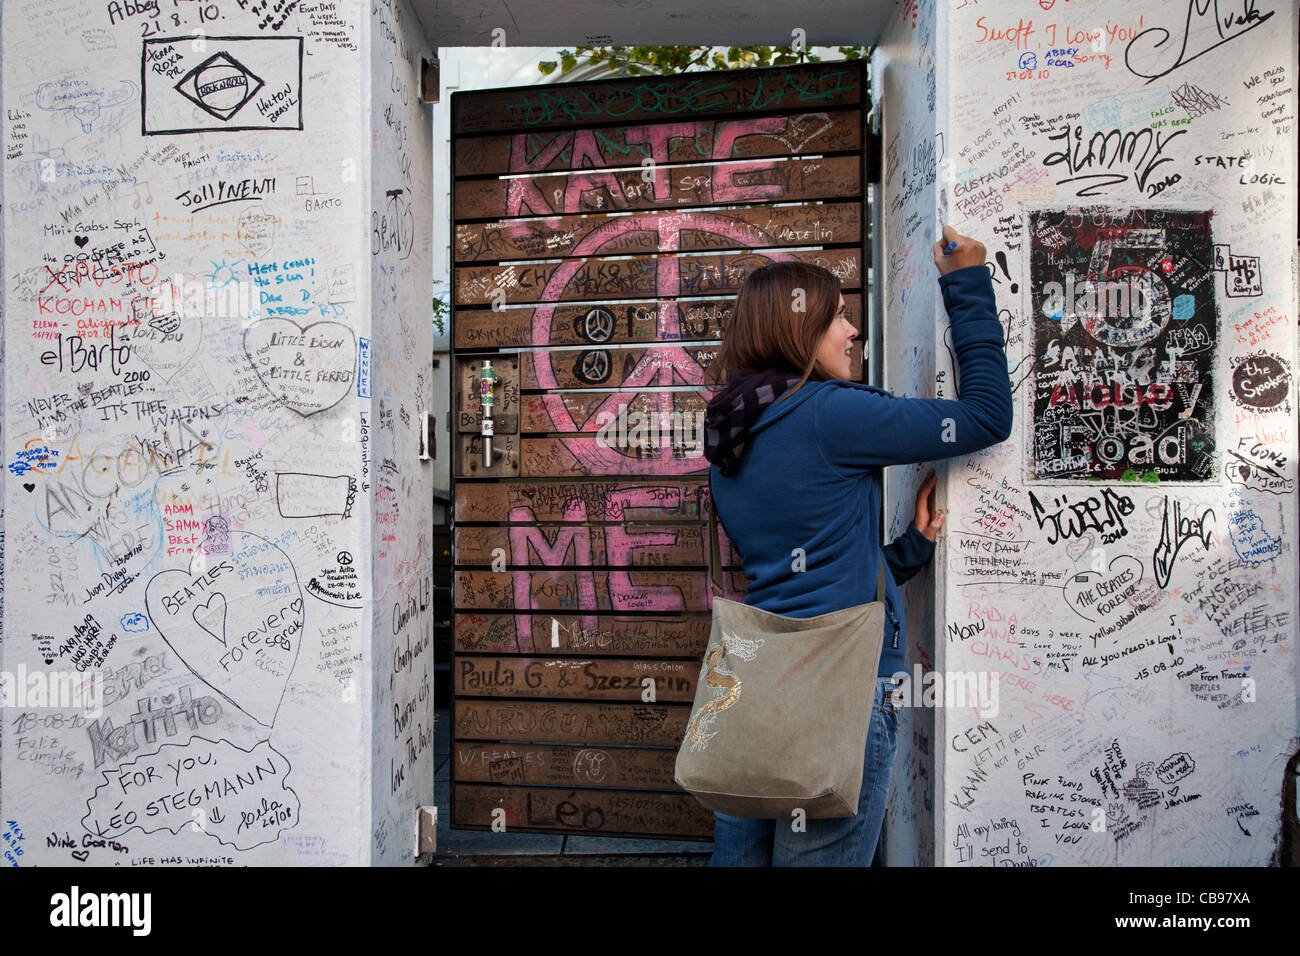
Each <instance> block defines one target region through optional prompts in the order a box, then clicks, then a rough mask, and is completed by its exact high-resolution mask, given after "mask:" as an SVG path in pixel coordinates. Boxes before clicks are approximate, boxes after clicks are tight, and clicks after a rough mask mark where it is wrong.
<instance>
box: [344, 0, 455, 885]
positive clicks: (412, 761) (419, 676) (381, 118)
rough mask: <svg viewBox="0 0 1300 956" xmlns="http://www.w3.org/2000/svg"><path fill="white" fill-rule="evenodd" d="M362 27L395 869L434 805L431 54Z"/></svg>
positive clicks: (392, 21) (376, 8) (375, 776)
mask: <svg viewBox="0 0 1300 956" xmlns="http://www.w3.org/2000/svg"><path fill="white" fill-rule="evenodd" d="M371 23H372V29H371V33H370V51H371V53H370V59H371V64H372V67H371V70H370V74H369V82H370V104H371V107H370V108H371V117H370V127H371V129H372V130H373V133H372V136H371V144H370V145H371V180H370V207H371V213H370V220H371V221H370V237H371V248H370V252H371V260H370V262H371V269H370V281H371V290H372V292H371V295H372V302H373V303H374V305H373V312H372V319H371V329H372V333H373V337H372V348H371V351H372V352H373V357H372V359H371V361H372V362H373V365H372V368H371V374H370V399H371V411H372V413H373V415H372V416H369V417H368V418H367V420H366V429H365V435H364V439H365V440H367V441H368V442H370V444H371V447H372V448H373V452H371V453H370V455H368V456H367V461H366V463H365V470H366V472H367V474H366V476H365V477H364V479H363V480H364V481H365V482H367V483H368V484H369V486H370V494H371V497H372V500H373V502H374V506H373V509H372V511H371V515H372V519H373V524H372V525H371V529H370V548H371V555H372V560H373V571H372V579H373V580H372V583H371V588H372V593H373V594H374V601H373V605H372V606H373V611H374V614H373V634H374V636H373V642H372V647H373V649H374V660H375V666H374V668H373V670H372V672H371V681H372V695H373V700H374V706H373V711H374V714H375V723H374V752H373V759H372V778H371V803H372V806H373V807H374V819H373V820H372V821H371V833H370V840H371V852H372V860H373V861H374V862H375V863H400V862H405V861H409V860H410V859H411V857H412V853H413V850H414V847H413V843H412V840H411V833H412V828H413V825H414V820H415V814H416V807H417V806H419V805H421V804H432V803H433V769H434V768H433V683H432V681H433V545H432V534H433V530H432V529H433V477H434V471H433V462H432V461H431V460H428V459H425V460H421V458H420V435H421V425H422V422H423V419H424V416H425V413H426V412H429V411H431V410H432V407H433V405H432V402H433V382H432V373H433V369H432V363H431V355H432V350H433V325H432V322H431V321H430V308H429V303H430V298H431V295H432V292H431V290H432V288H433V274H432V263H433V256H432V236H433V226H432V222H431V221H430V211H431V210H432V207H433V204H432V194H433V178H432V177H433V155H432V151H433V135H432V130H431V117H430V112H429V107H428V106H422V105H421V104H420V63H421V60H422V59H429V58H432V52H431V50H430V49H429V48H428V47H427V45H426V41H425V40H424V37H423V33H422V32H421V30H420V28H419V25H418V23H417V21H416V20H415V17H414V15H413V14H412V13H411V10H410V8H409V6H407V5H406V4H405V3H404V2H403V3H399V2H393V3H392V4H391V5H390V4H389V3H387V2H374V3H372V6H371ZM434 214H437V213H436V211H434ZM431 430H432V426H431ZM432 453H433V450H432V449H429V450H427V454H429V455H430V456H432ZM443 453H444V454H446V450H445V449H444V450H443Z"/></svg>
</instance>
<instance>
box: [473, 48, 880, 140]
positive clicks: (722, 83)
mask: <svg viewBox="0 0 1300 956" xmlns="http://www.w3.org/2000/svg"><path fill="white" fill-rule="evenodd" d="M865 87H866V64H865V62H863V61H847V62H843V63H833V64H803V65H799V66H784V67H776V68H767V69H754V70H724V71H719V72H716V73H684V74H680V75H674V76H649V77H636V78H631V79H626V80H596V81H593V82H589V83H560V84H548V85H546V86H517V87H510V88H505V89H497V90H483V91H475V92H474V93H473V94H466V93H453V94H452V96H451V102H452V131H453V133H454V134H455V135H456V136H460V135H461V134H465V133H495V132H498V131H501V130H510V131H514V130H537V129H554V128H556V127H572V126H576V125H581V126H584V127H588V126H599V125H601V124H608V125H614V124H620V123H627V122H630V121H632V120H663V119H665V118H676V117H680V116H690V117H697V116H718V115H725V114H728V113H744V114H747V115H754V114H759V113H791V112H795V111H804V110H811V109H821V110H827V109H833V108H836V107H841V108H842V107H846V106H857V105H859V104H863V103H865V101H866V100H865V96H866V89H865Z"/></svg>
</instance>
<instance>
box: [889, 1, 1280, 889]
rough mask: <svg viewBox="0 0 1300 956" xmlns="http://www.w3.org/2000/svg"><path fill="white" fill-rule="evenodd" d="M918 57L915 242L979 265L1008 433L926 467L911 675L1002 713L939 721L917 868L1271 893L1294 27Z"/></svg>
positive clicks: (1166, 24)
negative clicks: (1245, 870) (922, 203)
mask: <svg viewBox="0 0 1300 956" xmlns="http://www.w3.org/2000/svg"><path fill="white" fill-rule="evenodd" d="M904 6H908V5H906V4H905V5H904ZM922 6H923V7H924V5H922ZM1215 11H1218V16H1217V18H1216V13H1215ZM936 26H937V31H936V35H937V41H938V51H939V56H938V60H939V63H940V64H946V68H943V67H942V66H941V68H940V71H939V74H940V79H939V91H938V111H937V112H938V119H937V124H936V126H937V129H936V133H937V136H936V150H935V157H934V160H935V168H936V170H937V179H938V181H937V183H936V186H935V189H936V191H937V195H936V201H937V206H938V210H937V211H938V216H939V218H940V219H941V220H947V221H950V222H952V223H953V224H954V225H955V226H956V228H957V229H958V230H959V231H960V232H963V233H967V234H970V235H974V236H977V237H978V238H979V239H980V240H981V241H982V242H984V243H985V245H986V246H987V248H988V254H989V262H988V267H989V270H990V273H991V274H992V277H993V280H994V287H995V289H996V290H997V297H998V306H999V308H1000V310H1001V315H1002V318H1003V322H1004V326H1005V327H1006V329H1007V338H1008V348H1007V360H1008V367H1009V369H1010V371H1011V378H1012V384H1013V388H1014V395H1015V407H1016V423H1015V430H1014V432H1013V434H1012V437H1011V439H1010V440H1008V441H1007V442H1005V443H1003V444H1001V445H999V446H997V447H995V448H992V449H988V450H986V451H984V452H982V453H980V454H976V455H971V456H963V457H962V458H960V459H952V460H949V461H948V462H947V480H946V489H945V492H946V498H947V508H948V521H947V524H946V526H945V529H944V535H943V539H942V541H941V544H940V547H939V549H938V551H937V553H936V561H938V562H939V563H940V567H939V574H940V581H939V584H940V590H939V596H938V600H939V602H940V614H939V622H938V624H939V627H940V628H942V629H941V630H939V631H937V632H936V634H935V641H936V645H937V647H936V651H937V653H936V657H935V660H936V663H937V665H938V669H939V670H940V672H941V673H942V674H943V675H944V686H945V687H947V686H948V685H949V683H950V682H952V683H954V684H955V681H956V679H957V678H959V677H960V676H962V675H970V676H971V678H972V679H974V680H978V679H979V675H981V674H983V675H985V676H986V677H989V678H991V677H996V678H997V683H996V689H994V687H995V685H994V684H993V682H992V681H991V680H990V681H989V683H988V685H987V686H984V687H982V691H983V692H982V693H980V694H978V695H977V696H975V697H973V698H972V697H968V698H966V699H965V700H962V699H961V698H959V697H957V698H956V699H955V701H954V699H953V698H949V699H948V700H947V703H948V704H949V706H946V707H942V708H938V709H936V710H935V713H936V717H937V727H938V730H937V733H936V740H935V751H936V753H935V756H936V758H937V764H938V779H939V788H938V796H937V798H936V805H937V810H938V821H937V823H938V825H937V828H936V830H937V832H936V841H937V844H938V848H939V853H938V862H939V863H940V864H943V865H956V866H1061V865H1091V866H1101V865H1211V866H1230V865H1264V864H1267V863H1268V861H1269V859H1270V857H1271V855H1272V853H1273V851H1274V848H1275V843H1276V841H1277V839H1278V837H1279V835H1280V828H1281V799H1282V792H1283V786H1284V773H1283V771H1284V767H1285V765H1286V762H1287V760H1288V759H1289V758H1290V757H1291V755H1292V754H1293V753H1294V752H1295V751H1296V749H1297V746H1298V742H1297V709H1296V708H1297V667H1296V663H1297V661H1296V652H1297V643H1296V637H1297V623H1296V612H1297V606H1296V595H1297V563H1296V551H1295V538H1294V536H1295V533H1296V527H1297V525H1296V521H1297V515H1296V502H1297V495H1296V487H1295V481H1296V452H1297V444H1296V421H1297V415H1296V407H1295V402H1296V388H1295V374H1296V318H1297V303H1296V292H1295V290H1296V283H1295V273H1294V269H1295V252H1296V225H1297V224H1296V176H1297V157H1296V144H1297V109H1296V102H1297V99H1296V84H1297V69H1296V33H1297V11H1296V7H1295V5H1294V4H1293V3H1290V2H1284V0H1257V2H1253V3H1246V4H1240V3H1238V4H1229V3H1218V4H1210V5H1208V6H1207V5H1206V4H1202V3H1196V2H1192V0H1160V2H1149V3H1136V4H1134V3H1119V2H1111V0H1106V2H1089V0H1073V2H1069V3H1067V2H1065V0H1056V2H1052V0H1042V2H1041V3H1040V2H1024V3H1021V2H1009V0H999V2H979V3H975V2H960V0H959V2H956V3H952V4H947V5H943V6H941V7H940V11H939V19H938V23H937V25H936ZM908 28H909V29H910V24H908ZM908 185H911V184H910V183H909V184H908ZM891 188H893V189H894V192H895V195H897V194H898V193H899V192H900V190H902V189H903V187H901V186H894V187H891ZM903 209H904V210H905V209H906V205H905V204H904V206H903ZM932 238H933V237H932V236H930V235H929V234H928V233H926V234H925V235H924V236H922V237H921V239H923V240H929V239H932ZM916 255H917V257H918V259H919V258H925V257H924V256H921V254H920V253H919V252H917V253H916ZM922 271H924V270H922ZM925 281H926V282H927V283H928V282H929V277H928V276H926V277H925ZM909 301H910V299H909ZM934 351H935V352H936V354H938V355H939V356H940V357H941V359H942V361H941V362H940V363H939V369H938V370H937V371H936V372H935V373H934V374H935V376H936V378H937V377H938V376H940V375H943V374H945V372H946V374H947V377H948V378H949V379H951V376H952V371H951V361H950V359H949V358H948V356H947V352H946V349H945V348H944V346H943V342H942V339H937V340H936V342H935V346H934ZM941 387H946V384H945V383H936V391H937V390H938V389H939V388H941ZM949 394H952V393H951V392H949ZM966 686H967V687H972V686H976V685H974V684H969V683H968V684H966ZM957 690H958V689H957V688H956V687H955V686H954V688H953V691H954V695H956V693H957ZM943 692H944V688H940V689H939V699H940V700H941V701H943V700H944V697H943Z"/></svg>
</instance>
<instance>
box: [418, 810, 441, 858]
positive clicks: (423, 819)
mask: <svg viewBox="0 0 1300 956" xmlns="http://www.w3.org/2000/svg"><path fill="white" fill-rule="evenodd" d="M437 852H438V808H437V807H416V816H415V855H416V856H424V855H425V854H434V853H437Z"/></svg>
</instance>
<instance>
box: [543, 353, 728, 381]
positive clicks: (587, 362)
mask: <svg viewBox="0 0 1300 956" xmlns="http://www.w3.org/2000/svg"><path fill="white" fill-rule="evenodd" d="M521 357H522V359H523V365H522V368H521V369H520V371H521V373H522V377H521V379H520V386H521V387H522V388H524V389H532V390H536V389H542V388H621V387H624V386H629V387H632V386H638V385H641V386H644V385H699V384H701V383H702V382H703V379H704V373H705V371H706V370H707V369H708V367H709V366H710V365H712V364H713V360H714V359H716V358H717V357H718V346H716V345H663V346H651V347H649V348H624V349H601V348H594V349H593V348H588V349H583V350H580V351H579V350H568V349H551V350H547V351H544V352H541V351H539V352H530V353H527V354H525V355H523V356H521ZM539 368H540V369H542V370H544V371H543V372H542V373H541V374H539V372H538V370H539Z"/></svg>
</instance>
